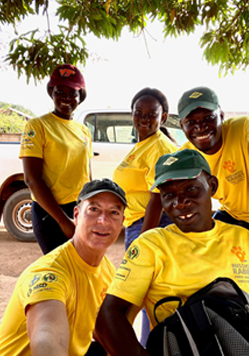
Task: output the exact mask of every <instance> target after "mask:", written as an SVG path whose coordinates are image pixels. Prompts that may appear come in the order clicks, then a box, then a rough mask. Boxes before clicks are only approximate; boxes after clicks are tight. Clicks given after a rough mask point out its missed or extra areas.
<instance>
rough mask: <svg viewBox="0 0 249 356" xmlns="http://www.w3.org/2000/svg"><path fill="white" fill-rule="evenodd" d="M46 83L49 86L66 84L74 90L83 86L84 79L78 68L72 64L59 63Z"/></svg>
mask: <svg viewBox="0 0 249 356" xmlns="http://www.w3.org/2000/svg"><path fill="white" fill-rule="evenodd" d="M48 85H49V86H50V87H55V86H57V85H67V86H68V87H70V88H73V89H75V90H80V89H82V88H85V81H84V78H83V75H82V74H81V72H80V71H79V69H78V68H76V67H75V66H74V65H72V64H61V65H60V66H58V67H57V68H55V70H54V71H53V73H52V75H51V77H50V81H49V83H48Z"/></svg>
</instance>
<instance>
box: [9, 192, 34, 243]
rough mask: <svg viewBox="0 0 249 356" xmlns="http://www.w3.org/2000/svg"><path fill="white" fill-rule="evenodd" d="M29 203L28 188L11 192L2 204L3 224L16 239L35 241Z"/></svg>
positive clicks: (30, 202)
mask: <svg viewBox="0 0 249 356" xmlns="http://www.w3.org/2000/svg"><path fill="white" fill-rule="evenodd" d="M31 204H32V200H31V196H30V191H29V189H21V190H18V191H17V192H15V193H14V194H12V195H11V196H10V197H9V199H8V200H7V201H6V203H5V205H4V208H3V222H4V225H5V227H6V229H7V230H8V232H9V233H10V234H11V235H12V236H13V237H15V238H16V239H17V240H20V241H36V238H35V235H34V233H33V228H32V220H31Z"/></svg>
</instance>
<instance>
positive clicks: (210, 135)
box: [178, 87, 249, 229]
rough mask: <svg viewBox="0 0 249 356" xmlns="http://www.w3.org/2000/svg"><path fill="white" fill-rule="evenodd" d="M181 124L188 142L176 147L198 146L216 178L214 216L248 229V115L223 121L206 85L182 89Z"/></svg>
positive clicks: (216, 100)
mask: <svg viewBox="0 0 249 356" xmlns="http://www.w3.org/2000/svg"><path fill="white" fill-rule="evenodd" d="M178 113H179V117H180V119H181V121H180V123H181V128H182V130H183V131H184V133H185V135H186V137H187V139H188V140H189V142H187V143H185V144H184V145H183V146H182V147H181V148H180V149H184V148H190V149H194V150H198V151H199V152H201V154H202V155H203V156H204V157H205V158H206V160H207V161H208V163H209V165H210V168H211V172H212V174H214V175H215V176H217V177H218V179H219V187H218V189H217V192H216V194H215V195H214V198H215V199H218V200H219V202H220V204H221V209H220V210H217V212H216V213H215V215H214V218H215V219H218V220H221V221H224V222H227V223H230V224H235V225H240V226H243V227H245V228H247V229H249V199H248V196H249V184H248V177H249V159H248V157H249V156H248V151H249V149H248V148H249V145H248V142H249V117H236V118H230V119H228V120H226V121H224V113H223V111H222V110H221V107H220V103H219V99H218V97H217V95H216V93H215V92H214V91H213V90H211V89H209V88H206V87H197V88H193V89H191V90H188V91H186V92H185V93H184V94H183V95H182V97H181V98H180V100H179V103H178Z"/></svg>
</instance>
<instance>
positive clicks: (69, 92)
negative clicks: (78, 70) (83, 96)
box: [51, 85, 80, 120]
mask: <svg viewBox="0 0 249 356" xmlns="http://www.w3.org/2000/svg"><path fill="white" fill-rule="evenodd" d="M51 97H52V99H53V101H54V111H53V112H54V114H55V115H57V116H59V117H61V118H63V119H67V120H70V119H71V117H72V114H73V112H74V110H75V109H76V108H77V106H78V105H79V102H80V92H79V90H75V89H73V88H70V87H68V86H66V85H58V86H55V87H53V88H52V92H51Z"/></svg>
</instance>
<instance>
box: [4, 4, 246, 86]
mask: <svg viewBox="0 0 249 356" xmlns="http://www.w3.org/2000/svg"><path fill="white" fill-rule="evenodd" d="M49 2H51V0H50V1H49V0H34V1H32V0H11V1H9V0H3V1H1V8H0V23H2V24H11V25H13V26H14V27H15V25H16V24H17V22H18V21H24V20H25V18H26V17H28V16H30V15H33V14H39V13H40V14H41V13H42V15H44V16H47V19H48V28H47V31H46V32H45V33H42V34H41V32H40V31H39V30H38V29H33V30H31V31H30V32H28V33H26V34H21V35H19V36H17V37H16V38H15V39H14V40H13V41H12V42H11V43H10V49H9V53H8V55H7V57H6V61H7V63H9V64H10V65H12V66H13V68H14V69H15V70H17V72H18V76H20V75H21V74H22V73H24V74H26V76H27V80H28V81H29V79H30V78H31V77H33V78H34V79H35V80H39V79H42V78H44V77H45V76H47V75H49V74H51V71H52V70H53V69H54V68H55V66H56V65H58V64H60V63H66V62H70V63H73V64H75V65H79V64H81V63H82V64H85V61H86V59H87V56H88V52H87V48H86V43H85V41H84V39H83V37H84V36H85V35H86V34H87V33H93V34H94V35H95V36H97V37H102V36H103V37H105V38H113V39H116V40H118V38H119V37H120V35H121V32H122V29H123V28H124V27H125V26H127V27H128V28H129V30H130V31H132V32H135V33H139V32H140V31H143V30H144V28H145V27H146V24H147V23H148V21H153V20H155V19H158V20H159V21H160V22H161V23H162V24H163V25H164V35H165V37H167V36H175V37H177V36H178V35H180V34H184V33H187V34H190V33H191V32H194V31H195V29H196V28H197V27H198V26H203V25H204V26H205V32H204V33H203V35H202V37H201V38H200V46H201V47H202V48H203V51H204V52H203V54H204V57H205V58H206V60H207V62H209V63H211V64H212V65H219V68H220V73H224V74H227V73H228V72H232V73H234V72H235V71H236V70H238V69H245V68H246V67H247V66H248V63H249V31H248V24H249V2H248V1H245V0H233V1H232V0H231V1H228V0H216V1H210V0H205V1H204V0H186V1H184V0H180V1H175V0H167V1H163V0H144V1H143V0H140V1H138V0H122V1H120V0H105V1H104V0H103V1H101V0H91V1H85V0H56V5H57V10H56V16H57V17H58V20H59V25H58V33H52V31H51V29H50V25H49V15H48V6H49Z"/></svg>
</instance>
